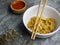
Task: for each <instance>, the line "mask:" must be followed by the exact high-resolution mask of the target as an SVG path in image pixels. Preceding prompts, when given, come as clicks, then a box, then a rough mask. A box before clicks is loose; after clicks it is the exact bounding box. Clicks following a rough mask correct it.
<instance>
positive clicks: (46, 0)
mask: <svg viewBox="0 0 60 45" xmlns="http://www.w3.org/2000/svg"><path fill="white" fill-rule="evenodd" d="M41 1H42V0H41ZM47 2H48V0H45V3H44V5H43V8H42V12H41V14H40V19H41V16H42V15H43V13H44V10H45V7H46V4H47ZM40 6H41V4H40ZM38 13H39V12H38ZM38 24H39V23H38ZM38 24H37V25H38ZM38 26H39V25H38ZM38 26H36V27H35V28H36V29H37V27H38ZM36 29H35V30H34V33H33V34H32V35H33V37H32V39H33V40H34V39H35V37H36V33H37V30H36Z"/></svg>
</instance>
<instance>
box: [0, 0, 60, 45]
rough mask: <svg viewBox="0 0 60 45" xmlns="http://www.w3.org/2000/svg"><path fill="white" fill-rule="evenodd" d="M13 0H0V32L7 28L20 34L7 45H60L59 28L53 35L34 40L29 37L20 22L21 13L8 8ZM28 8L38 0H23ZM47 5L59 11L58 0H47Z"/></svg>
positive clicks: (59, 3) (59, 0) (59, 2)
mask: <svg viewBox="0 0 60 45" xmlns="http://www.w3.org/2000/svg"><path fill="white" fill-rule="evenodd" d="M12 1H13V0H0V34H2V33H3V32H4V31H7V30H8V29H13V28H14V29H16V30H17V31H18V32H19V34H20V35H21V37H20V38H18V39H17V40H15V41H13V42H10V43H8V44H7V45H23V43H24V42H25V44H24V45H60V30H59V31H58V32H57V34H55V35H54V36H52V37H50V38H45V39H39V38H36V39H35V40H34V41H32V40H31V39H30V34H29V33H28V32H27V31H26V30H27V29H26V28H25V27H24V25H23V22H22V17H23V14H20V15H17V14H13V13H12V12H11V11H10V9H9V4H10V2H12ZM25 1H26V2H27V4H28V8H29V7H31V6H33V5H37V4H38V3H39V0H25ZM48 5H49V6H52V7H54V8H55V9H57V10H58V11H59V12H60V0H49V2H48Z"/></svg>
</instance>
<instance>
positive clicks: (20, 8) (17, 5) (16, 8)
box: [10, 0, 27, 14]
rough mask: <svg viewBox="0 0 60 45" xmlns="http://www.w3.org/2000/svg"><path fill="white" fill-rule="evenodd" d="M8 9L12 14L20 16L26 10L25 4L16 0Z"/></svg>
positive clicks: (20, 0)
mask: <svg viewBox="0 0 60 45" xmlns="http://www.w3.org/2000/svg"><path fill="white" fill-rule="evenodd" d="M10 7H11V9H12V11H13V12H14V13H16V14H20V13H23V12H24V11H25V10H26V8H27V4H26V2H25V1H22V0H17V1H13V2H12V3H11V5H10Z"/></svg>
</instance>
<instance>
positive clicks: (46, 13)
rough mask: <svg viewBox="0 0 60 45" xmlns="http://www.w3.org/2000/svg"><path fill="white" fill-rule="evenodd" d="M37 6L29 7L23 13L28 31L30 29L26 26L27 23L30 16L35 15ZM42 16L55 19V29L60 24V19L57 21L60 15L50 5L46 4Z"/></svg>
mask: <svg viewBox="0 0 60 45" xmlns="http://www.w3.org/2000/svg"><path fill="white" fill-rule="evenodd" d="M37 8H38V5H36V6H32V7H31V8H29V9H27V10H26V12H25V13H24V16H23V22H24V25H25V26H26V28H27V29H28V30H29V31H31V30H30V29H29V28H28V27H27V23H28V21H29V20H30V19H31V17H33V16H36V15H37ZM42 16H44V17H46V18H53V19H55V20H56V23H57V26H56V29H57V28H58V27H59V26H60V21H59V20H60V15H59V13H58V12H57V11H56V10H55V9H54V8H52V7H50V6H46V9H45V11H44V14H43V15H42Z"/></svg>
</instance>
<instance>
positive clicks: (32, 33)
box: [31, 0, 42, 39]
mask: <svg viewBox="0 0 60 45" xmlns="http://www.w3.org/2000/svg"><path fill="white" fill-rule="evenodd" d="M41 5H42V0H40V3H39V6H38V11H37V19H36V22H35V25H34V30H33V31H32V35H31V39H33V37H34V34H35V32H34V31H35V30H36V26H37V24H38V23H37V22H38V20H39V19H38V15H39V10H40V7H41Z"/></svg>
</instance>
